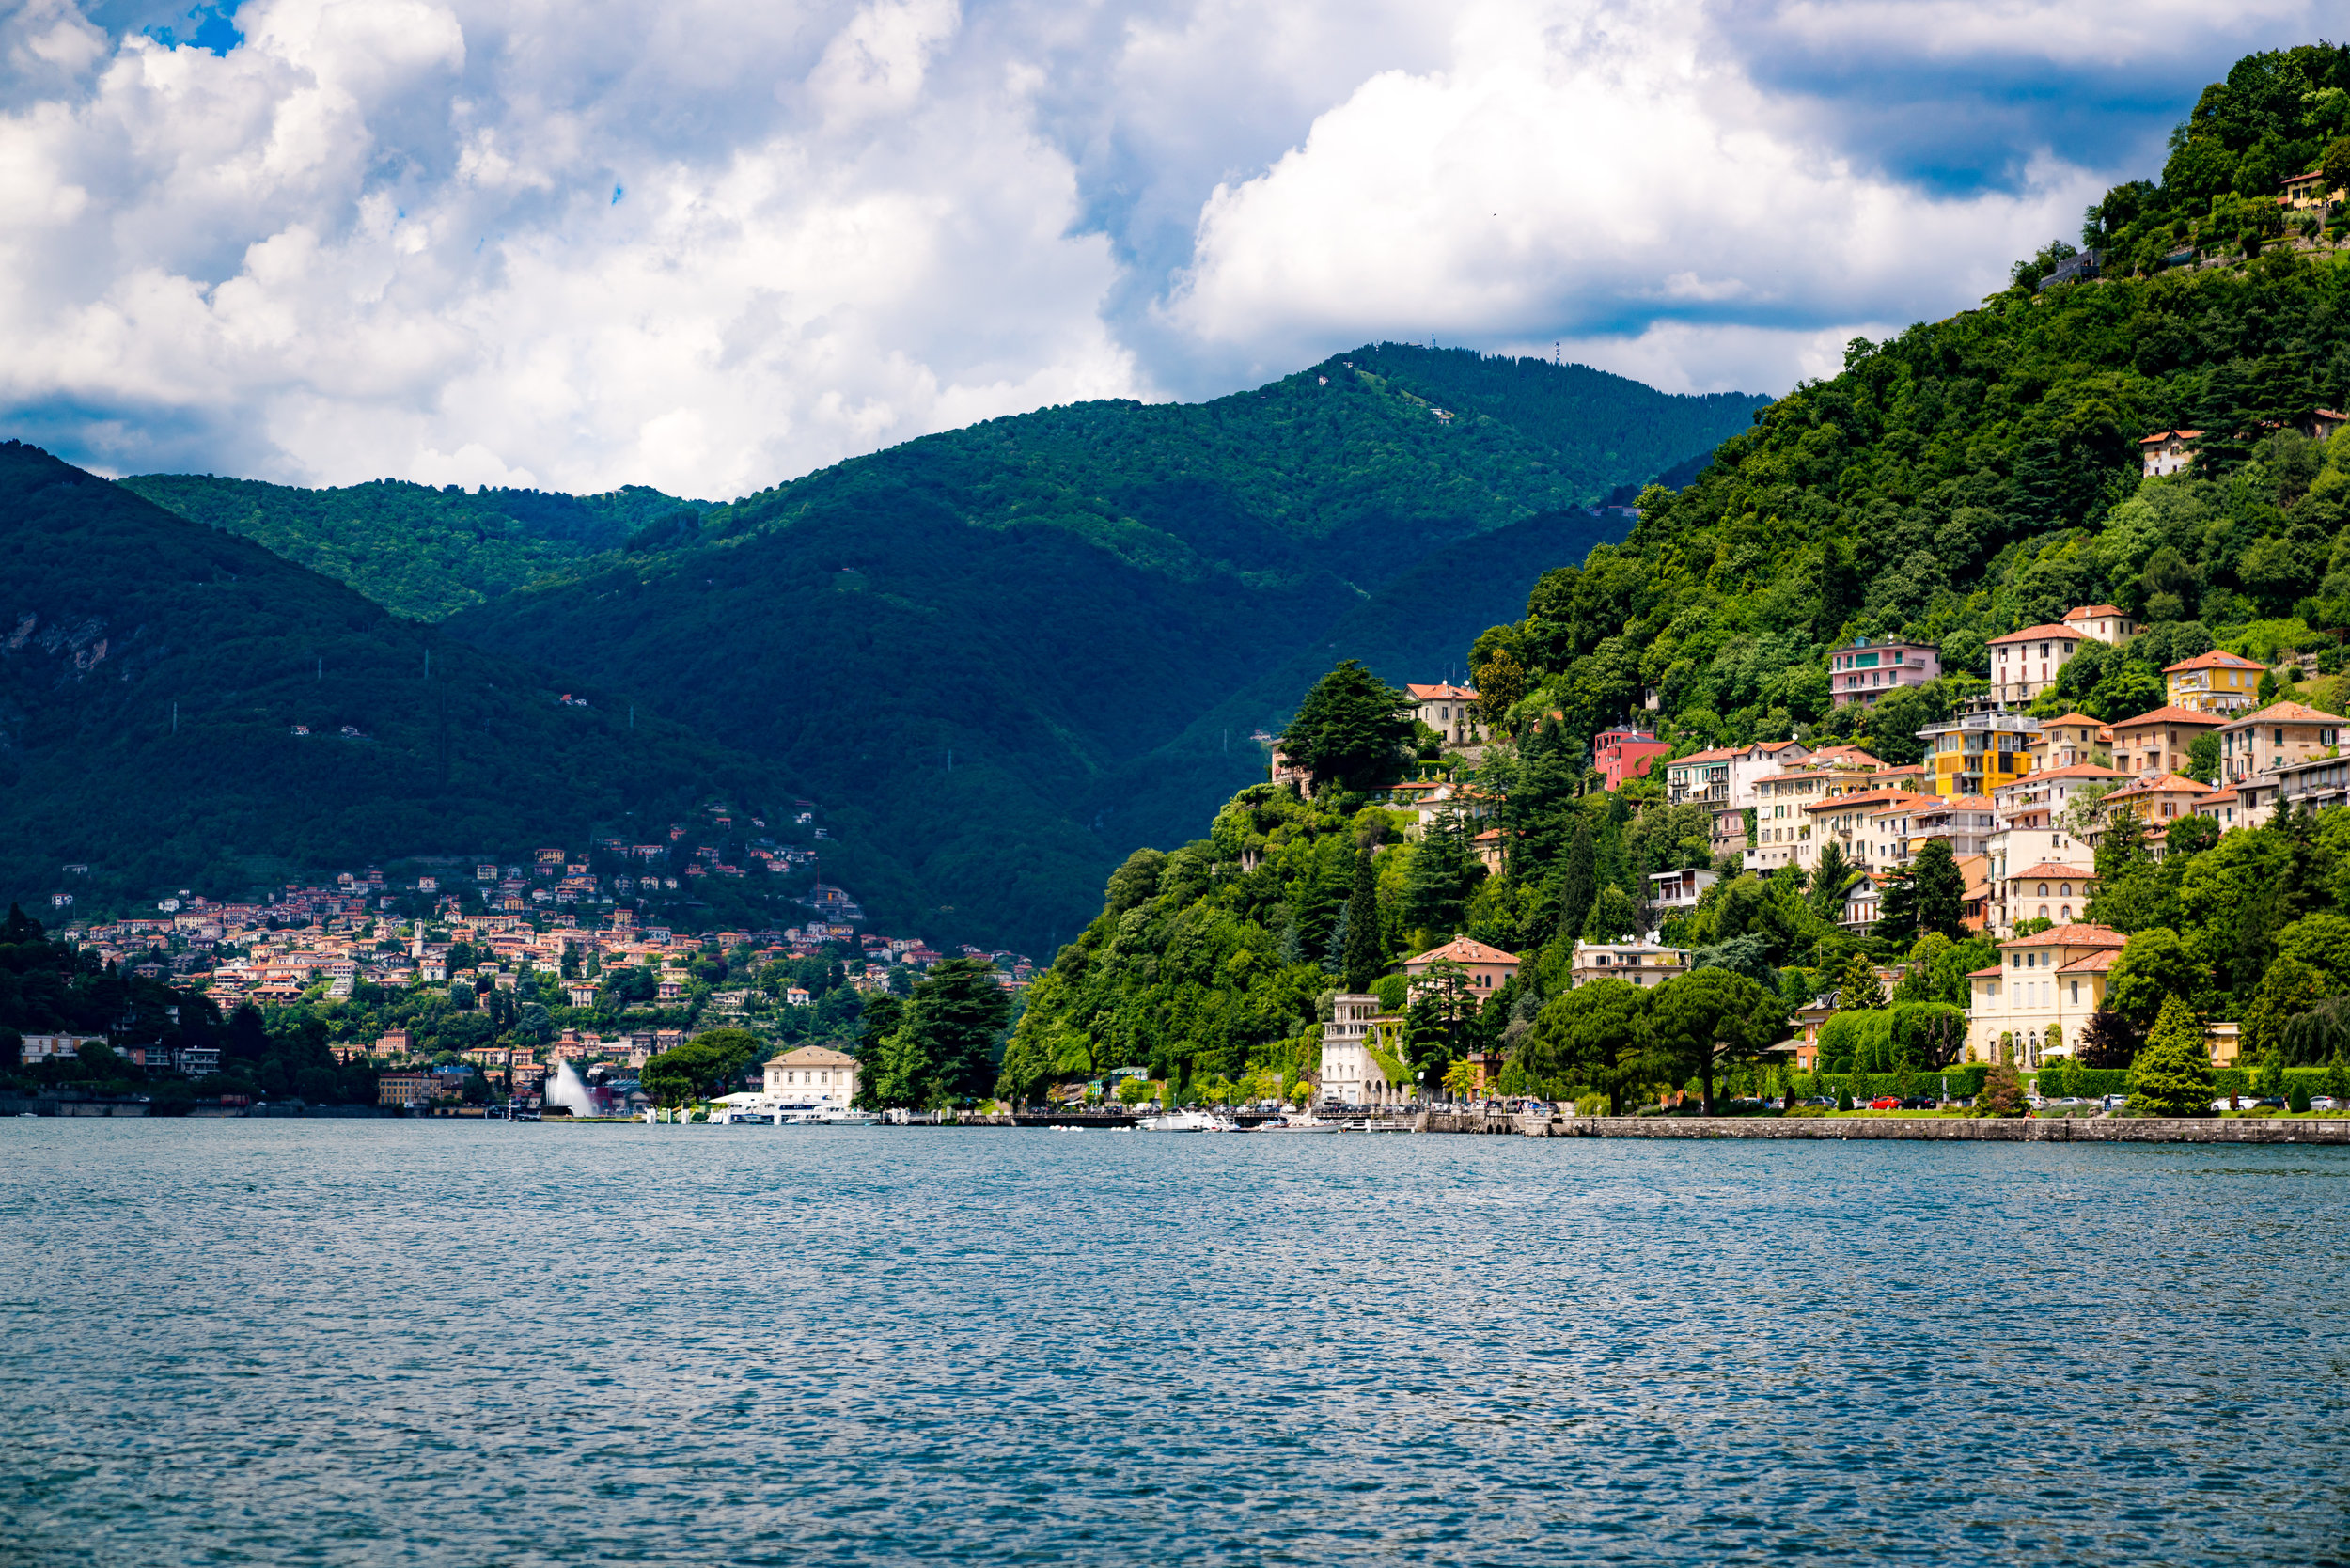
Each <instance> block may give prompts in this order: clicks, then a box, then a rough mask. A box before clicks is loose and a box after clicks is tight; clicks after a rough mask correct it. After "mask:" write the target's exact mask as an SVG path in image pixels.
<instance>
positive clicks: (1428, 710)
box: [1403, 684, 1482, 745]
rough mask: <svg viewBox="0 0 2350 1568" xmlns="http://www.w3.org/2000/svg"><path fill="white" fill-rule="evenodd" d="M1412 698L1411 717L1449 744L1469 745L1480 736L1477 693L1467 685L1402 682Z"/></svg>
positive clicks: (1406, 693)
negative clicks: (1427, 684) (1417, 684)
mask: <svg viewBox="0 0 2350 1568" xmlns="http://www.w3.org/2000/svg"><path fill="white" fill-rule="evenodd" d="M1403 691H1404V695H1405V696H1407V697H1409V698H1411V699H1412V716H1413V717H1414V718H1416V719H1418V721H1419V722H1420V723H1422V724H1424V725H1426V726H1428V728H1429V729H1434V731H1435V732H1436V733H1437V734H1439V735H1441V736H1443V737H1444V739H1445V743H1446V744H1447V745H1474V744H1475V743H1476V742H1477V741H1479V740H1480V739H1481V738H1482V737H1481V734H1480V732H1479V729H1478V724H1479V715H1478V707H1477V693H1476V692H1475V691H1474V690H1473V689H1471V688H1470V687H1467V686H1451V685H1443V684H1438V685H1434V686H1415V685H1409V684H1407V685H1405V686H1404V688H1403Z"/></svg>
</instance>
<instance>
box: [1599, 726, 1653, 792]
mask: <svg viewBox="0 0 2350 1568" xmlns="http://www.w3.org/2000/svg"><path fill="white" fill-rule="evenodd" d="M1671 749H1672V747H1671V746H1670V745H1667V744H1666V743H1665V742H1663V741H1660V740H1658V739H1657V738H1656V737H1655V736H1654V735H1652V734H1650V733H1649V732H1648V731H1647V730H1645V729H1633V728H1632V727H1631V726H1630V725H1621V724H1620V725H1617V726H1616V727H1615V728H1613V729H1603V730H1601V731H1600V732H1599V733H1598V734H1596V735H1594V736H1592V737H1591V766H1593V767H1595V768H1597V769H1598V770H1599V772H1600V776H1602V777H1603V778H1605V779H1606V786H1607V788H1608V789H1609V790H1610V791H1611V792H1612V791H1616V790H1621V789H1622V788H1623V785H1624V780H1625V779H1627V778H1638V777H1640V776H1643V775H1645V774H1646V773H1647V772H1648V770H1649V764H1650V763H1652V762H1653V761H1655V760H1657V759H1658V758H1660V757H1662V756H1664V755H1665V754H1666V753H1667V752H1669V751H1670V750H1671Z"/></svg>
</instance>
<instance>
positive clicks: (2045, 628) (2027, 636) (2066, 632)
mask: <svg viewBox="0 0 2350 1568" xmlns="http://www.w3.org/2000/svg"><path fill="white" fill-rule="evenodd" d="M2082 635H2083V634H2082V633H2079V632H2076V631H2074V630H2073V628H2071V627H2070V626H2050V625H2048V624H2047V623H2046V622H2045V621H2044V622H2042V623H2041V624H2040V625H2038V626H2027V627H2025V628H2024V629H2023V630H2022V631H2020V632H2010V633H2009V634H2008V635H2005V636H2003V637H1993V638H1992V639H1991V641H1990V643H1989V645H1988V646H1990V647H1992V648H1997V647H1998V646H1999V644H2001V643H2003V642H2038V641H2040V640H2041V639H2042V638H2044V637H2062V638H2064V639H2065V640H2066V641H2068V642H2078V641H2080V640H2081V637H2082Z"/></svg>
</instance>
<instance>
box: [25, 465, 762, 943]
mask: <svg viewBox="0 0 2350 1568" xmlns="http://www.w3.org/2000/svg"><path fill="white" fill-rule="evenodd" d="M0 555H4V556H5V558H6V559H7V561H8V571H7V574H6V575H7V587H6V592H7V593H8V601H7V604H6V608H5V612H0V613H4V614H5V620H4V621H0V814H4V815H5V817H6V820H7V822H8V832H7V833H5V834H0V886H6V887H9V888H13V889H16V890H18V894H19V895H20V896H29V895H46V893H48V892H49V891H50V890H51V889H53V888H55V887H56V886H59V885H60V881H59V870H60V867H61V866H62V865H63V864H65V863H67V862H80V863H86V864H88V865H89V866H90V868H91V871H90V873H89V878H88V880H87V881H86V882H81V883H77V885H76V886H78V887H79V888H81V890H82V897H83V898H84V900H85V902H99V903H101V904H102V903H103V902H105V901H106V900H107V899H109V898H120V897H125V896H130V895H134V894H141V893H143V894H145V896H147V897H149V898H152V897H154V896H155V892H154V889H156V888H158V887H161V888H163V889H164V891H169V890H170V889H171V887H172V886H175V885H184V886H203V887H205V888H207V889H208V890H210V891H211V892H212V893H213V894H214V896H227V895H230V894H235V893H240V892H243V890H245V889H247V888H249V887H252V886H256V885H266V884H269V883H273V882H275V881H280V880H283V879H284V878H285V877H287V876H290V875H291V874H293V873H295V872H296V871H298V870H303V869H305V868H311V869H319V868H323V869H326V870H335V869H356V868H357V867H359V866H362V865H364V864H365V863H366V862H367V861H368V860H369V859H372V858H379V857H380V858H384V859H389V858H391V857H394V856H397V855H417V854H450V855H476V854H480V853H484V852H494V853H498V854H500V855H505V856H508V857H510V856H511V855H513V854H514V853H516V852H520V851H526V850H527V849H529V848H530V847H531V846H533V845H535V844H540V843H548V842H553V843H565V842H569V843H572V844H584V843H585V842H586V840H587V838H588V837H589V836H590V834H592V833H594V832H596V831H599V830H602V831H607V832H625V830H626V829H627V828H628V826H629V824H630V823H648V824H650V823H655V822H658V823H663V824H665V825H666V823H667V822H668V821H669V820H671V819H673V818H682V817H684V816H685V815H686V814H687V813H689V812H691V811H693V810H695V809H697V808H698V807H700V806H701V805H702V804H703V803H704V802H706V801H707V800H709V799H711V798H712V797H713V796H721V797H724V798H730V799H734V800H737V801H739V802H741V803H743V804H744V805H745V806H753V805H757V804H759V803H760V802H766V801H773V802H775V803H776V805H777V806H778V807H781V806H784V805H788V804H789V803H790V801H791V799H792V798H793V795H794V793H795V792H794V791H793V790H792V789H791V787H790V782H789V780H787V779H785V778H783V777H782V776H780V775H779V774H778V773H777V772H776V770H775V769H774V768H773V767H772V766H771V765H770V764H767V763H763V762H760V761H756V760H751V759H748V758H745V757H744V756H742V755H740V754H739V753H736V752H732V751H729V749H727V748H726V747H725V746H724V745H719V744H714V743H713V742H711V741H708V740H705V739H704V738H702V737H701V736H699V735H697V734H696V733H695V732H693V731H692V730H689V729H685V728H683V727H682V726H680V725H678V724H675V723H673V722H670V721H668V720H666V719H662V718H660V717H657V716H656V715H655V714H654V713H652V712H650V710H649V709H639V710H638V711H636V712H635V713H632V712H631V704H630V702H629V700H628V699H627V698H624V697H621V696H619V695H617V694H614V693H611V692H609V691H607V690H604V689H602V688H588V687H585V686H582V685H580V684H578V683H576V682H575V678H572V677H568V676H557V675H556V674H554V673H553V672H552V671H550V670H548V669H546V668H544V667H541V666H533V665H529V664H525V663H522V662H519V661H516V660H513V659H510V658H505V657H500V656H496V655H492V654H485V653H483V652H481V651H478V649H475V648H472V647H470V646H468V645H466V644H464V643H462V642H459V641H457V640H455V639H452V638H450V637H447V636H446V635H443V634H441V633H439V632H437V631H435V630H434V629H432V628H430V627H426V626H421V625H418V624H415V622H412V621H407V620H403V619H400V618H399V617H397V616H395V615H392V614H390V613H389V612H387V611H385V610H384V609H383V608H382V607H381V606H379V605H377V604H373V603H371V602H369V601H368V600H367V599H364V598H362V597H361V596H360V595H358V594H357V593H354V592H353V591H352V590H351V589H350V588H345V587H343V586H342V585H340V584H337V583H335V582H331V581H329V580H328V579H326V578H324V577H321V576H320V575H318V574H317V573H315V572H309V571H307V570H305V569H304V568H302V567H299V566H295V565H292V564H290V563H289V562H287V561H284V560H281V559H279V558H278V557H275V556H274V555H272V554H271V553H269V552H268V551H266V550H264V549H262V548H261V547H260V546H259V545H258V544H254V543H252V542H250V541H246V540H243V539H240V538H237V537H236V536H234V535H233V534H229V533H225V532H221V531H218V530H214V529H211V528H206V527H202V526H198V525H194V524H191V523H188V522H186V521H184V520H182V519H180V518H179V517H175V516H173V515H172V514H171V513H169V512H166V511H164V510H161V509H160V508H157V507H155V506H153V505H152V504H150V503H149V502H147V501H145V500H142V499H141V498H139V497H138V496H136V495H134V494H132V493H131V492H129V491H128V490H125V489H124V488H122V487H121V486H119V485H114V484H109V483H107V482H106V481H104V480H102V479H100V478H95V477H94V476H91V475H89V474H86V473H83V472H82V471H81V470H79V469H76V468H72V467H70V466H69V465H67V464H65V463H59V462H58V461H56V460H55V458H52V457H49V456H48V455H47V454H45V453H42V452H40V451H39V450H37V449H35V448H33V447H24V446H21V445H18V444H14V443H10V444H8V445H6V446H0ZM566 697H569V698H572V700H571V701H569V702H565V701H564V700H562V699H563V698H566ZM305 731H306V732H305Z"/></svg>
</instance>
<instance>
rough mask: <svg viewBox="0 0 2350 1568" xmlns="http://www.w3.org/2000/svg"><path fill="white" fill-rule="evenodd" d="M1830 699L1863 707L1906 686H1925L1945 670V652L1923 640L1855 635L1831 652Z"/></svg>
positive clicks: (1828, 679)
mask: <svg viewBox="0 0 2350 1568" xmlns="http://www.w3.org/2000/svg"><path fill="white" fill-rule="evenodd" d="M1827 670H1828V675H1827V686H1828V700H1829V701H1830V702H1831V703H1832V704H1834V705H1835V706H1836V707H1839V708H1842V707H1846V706H1849V705H1850V704H1852V703H1855V702H1857V703H1859V704H1860V705H1861V706H1862V707H1864V708H1865V707H1867V706H1868V705H1869V704H1871V703H1872V702H1874V701H1876V700H1877V699H1878V698H1881V697H1884V696H1885V695H1886V694H1887V693H1888V692H1892V691H1896V690H1898V689H1900V688H1901V687H1904V686H1922V685H1924V684H1925V683H1926V682H1929V681H1932V680H1935V679H1937V678H1939V677H1940V675H1941V673H1942V652H1941V650H1939V649H1936V648H1930V647H1927V646H1926V645H1924V644H1922V643H1913V642H1871V641H1870V640H1869V639H1868V638H1867V637H1856V638H1855V639H1853V643H1852V646H1851V647H1849V648H1840V649H1838V650H1836V651H1834V652H1833V653H1830V654H1829V655H1828V661H1827Z"/></svg>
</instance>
